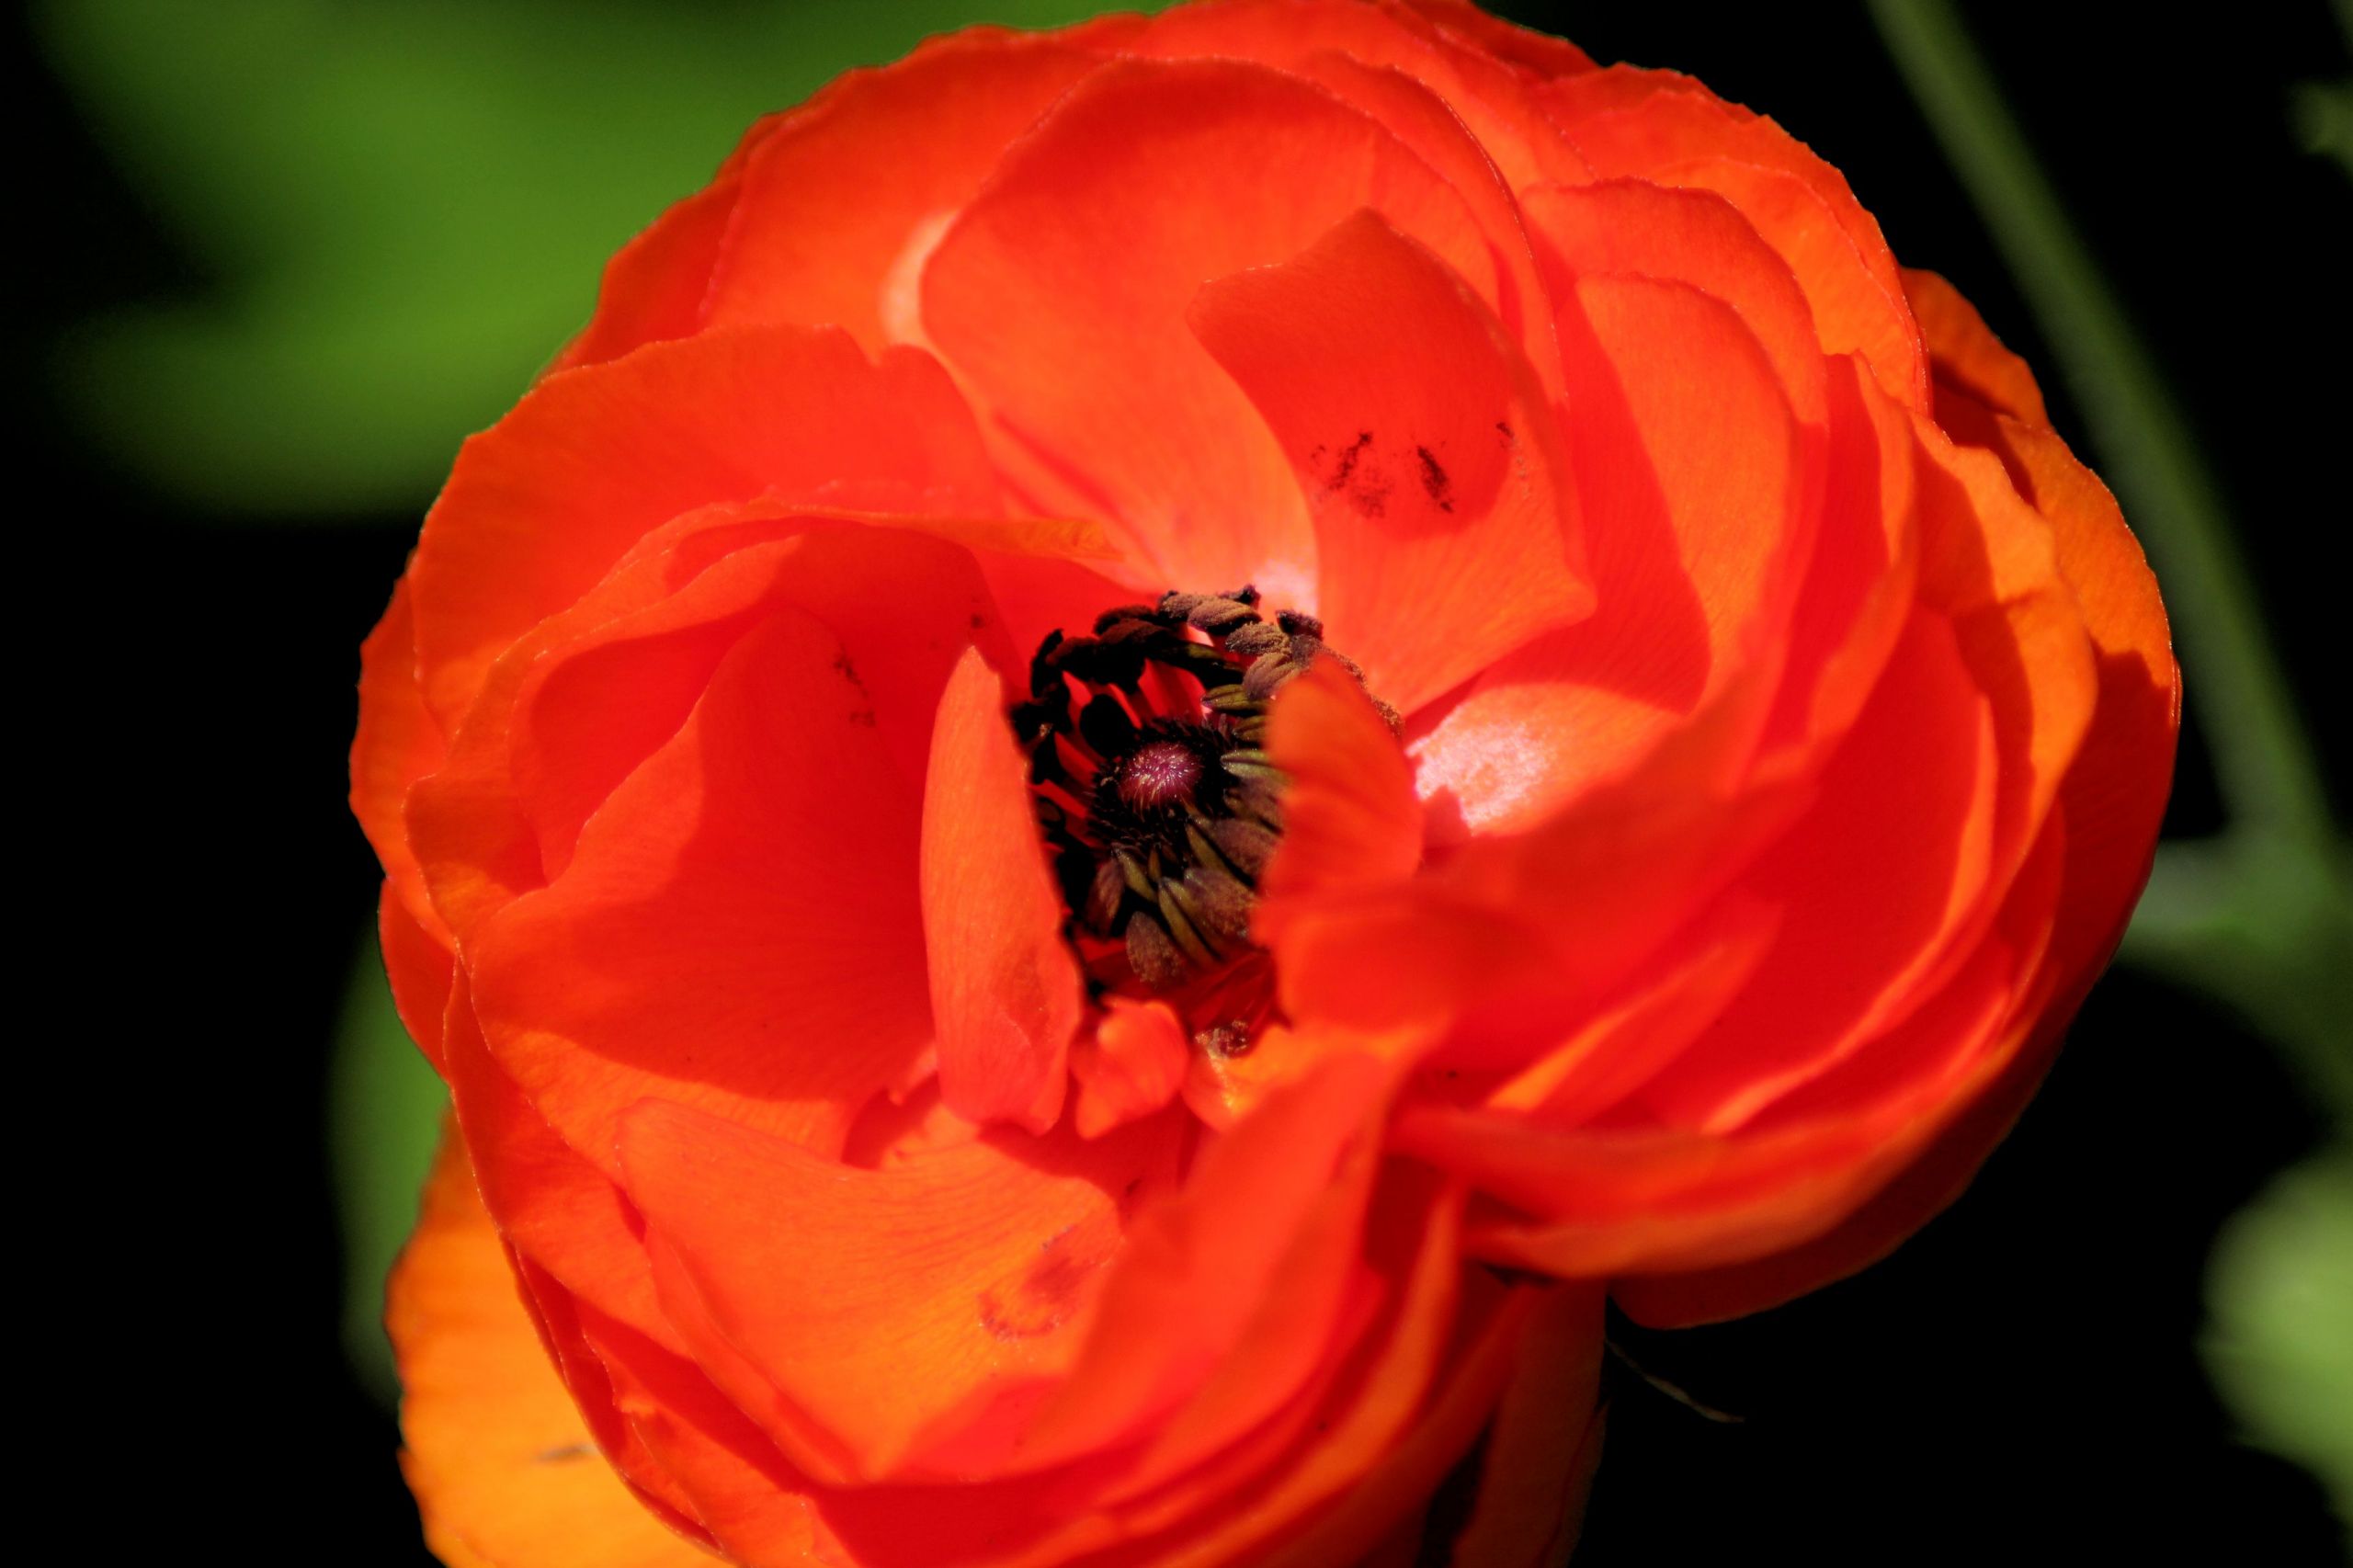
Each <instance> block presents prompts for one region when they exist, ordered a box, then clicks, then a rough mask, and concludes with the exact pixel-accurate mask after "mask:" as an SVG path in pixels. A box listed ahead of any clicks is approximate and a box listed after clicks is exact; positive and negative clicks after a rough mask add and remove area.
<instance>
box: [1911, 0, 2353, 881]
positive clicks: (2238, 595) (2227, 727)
mask: <svg viewBox="0 0 2353 1568" xmlns="http://www.w3.org/2000/svg"><path fill="white" fill-rule="evenodd" d="M1869 4H1870V14H1871V18H1872V20H1873V22H1874V23H1875V24H1876V25H1877V27H1878V28H1879V32H1880V36H1881V39H1882V40H1885V42H1886V45H1887V49H1888V52H1889V53H1890V54H1891V55H1893V57H1894V60H1895V65H1896V69H1897V70H1898V71H1899V72H1900V73H1901V74H1903V76H1904V81H1905V83H1906V84H1907V85H1909V86H1910V88H1911V90H1912V95H1913V97H1914V98H1915V101H1916V102H1917V103H1918V104H1919V106H1920V108H1921V111H1922V113H1923V114H1925V115H1926V116H1927V121H1928V126H1929V129H1930V130H1931V131H1933V132H1934V133H1935V135H1936V138H1937V141H1938V143H1939V144H1940V145H1941V146H1942V147H1943V148H1944V151H1945V155H1946V157H1948V158H1949V159H1950V160H1951V162H1952V165H1953V168H1954V170H1955V171H1956V172H1957V173H1958V174H1959V176H1961V184H1962V186H1963V187H1965V188H1966V189H1967V190H1968V192H1969V196H1970V199H1971V200H1972V202H1973V203H1974V204H1975V205H1976V207H1977V210H1978V212H1979V215H1980V216H1981V217H1982V218H1983V219H1984V222H1985V225H1986V227H1987V229H1989V230H1990V231H1991V232H1992V233H1993V236H1994V241H1995V244H1996V246H1998V247H1999V249H2000V250H2001V252H2002V256H2003V258H2004V259H2005V260H2006V261H2007V262H2008V264H2009V267H2010V270H2011V272H2012V273H2013V274H2014V275H2015V276H2016V278H2017V279H2018V287H2019V290H2020V291H2021V292H2022V293H2023V294H2024V295H2025V296H2026V301H2027V303H2028V306H2029V308H2030V309H2031V310H2032V311H2033V312H2034V314H2035V316H2036V318H2037V320H2038V321H2039V322H2040V325H2041V327H2042V332H2043V335H2044V337H2045V338H2046V339H2048V341H2049V342H2050V345H2051V349H2052V355H2053V356H2054V357H2055V358H2057V359H2058V361H2059V366H2060V369H2061V371H2062V373H2063V375H2064V377H2065V379H2066V382H2067V386H2068V389H2069V390H2070V391H2071V392H2073V393H2074V394H2075V402H2076V403H2077V405H2078V406H2079V407H2080V408H2081V409H2082V410H2083V415H2084V419H2085V422H2086V425H2088V426H2090V432H2089V433H2090V436H2091V438H2092V442H2093V444H2094V445H2095V446H2096V447H2097V449H2098V450H2099V451H2100V453H2101V454H2102V455H2103V457H2104V458H2105V459H2106V461H2105V463H2104V464H2103V467H2104V468H2106V470H2107V472H2108V474H2109V479H2110V481H2111V482H2112V483H2114V485H2115V487H2116V490H2117V492H2118V494H2119V495H2120V498H2121V499H2122V501H2123V503H2124V506H2125V511H2126V513H2127V515H2128V516H2130V517H2131V519H2132V524H2133V528H2134V529H2135V531H2136V532H2138V533H2139V535H2140V536H2141V540H2142V543H2143V546H2144V547H2145V548H2146V549H2147V551H2148V552H2149V557H2150V561H2151V563H2152V564H2153V565H2154V567H2155V569H2156V573H2157V579H2158V581H2159V582H2161V583H2162V584H2164V585H2165V604H2166V607H2167V608H2168V610H2169V611H2170V612H2171V615H2172V618H2173V623H2174V627H2175V630H2176V632H2177V637H2178V639H2179V642H2180V644H2181V652H2182V655H2183V662H2184V664H2185V665H2188V668H2189V669H2190V670H2191V672H2192V673H2193V674H2194V676H2196V684H2195V685H2194V686H2193V687H2192V688H2191V699H2192V700H2193V701H2194V702H2195V703H2196V704H2197V707H2198V714H2199V719H2200V722H2201V723H2202V724H2203V725H2204V727H2205V730H2206V733H2207V735H2208V736H2209V738H2210V740H2211V748H2212V751H2213V756H2214V770H2215V774H2216V777H2217V778H2218V779H2219V781H2220V783H2221V786H2222V795H2223V799H2224V802H2225V804H2226V805H2227V807H2228V808H2229V810H2230V812H2231V814H2232V817H2233V819H2234V824H2236V825H2237V826H2239V827H2242V828H2245V829H2250V830H2253V831H2255V832H2257V833H2260V834H2264V835H2277V836H2280V837H2284V838H2286V839H2288V840H2290V842H2295V843H2301V844H2305V845H2311V846H2324V845H2326V844H2328V843H2330V842H2331V840H2332V839H2333V837H2334V835H2333V834H2332V832H2331V830H2330V826H2329V821H2328V808H2327V803H2326V796H2325V792H2324V791H2323V790H2322V787H2321V780H2320V771H2319V767H2318V766H2317V764H2316V763H2315V761H2314V759H2313V752H2312V747H2311V744H2310V742H2309V741H2308V740H2307V739H2306V737H2305V733H2304V731H2303V729H2302V726H2301V725H2300V724H2299V722H2297V717H2296V713H2295V708H2294V703H2293V701H2292V699H2290V696H2289V694H2288V687H2287V683H2286V682H2285V680H2284V679H2283V678H2282V677H2281V675H2280V671H2279V663H2278V661H2277V659H2276V658H2275V657H2274V655H2273V653H2272V651H2271V648H2270V645H2269V643H2268V640H2267V639H2266V637H2265V635H2264V631H2263V618H2262V613H2261V611H2260V610H2259V609H2258V608H2257V607H2256V598H2255V593H2254V589H2253V587H2252V585H2250V583H2249V581H2248V578H2247V574H2246V569H2245V564H2244V563H2243V562H2241V560H2240V559H2239V555H2238V551H2237V550H2236V548H2235V547H2234V543H2233V540H2232V535H2231V530H2230V528H2229V526H2228V525H2227V524H2226V523H2225V521H2224V520H2223V514H2222V503H2221V501H2220V499H2219V496H2218V494H2217V492H2216V489H2215V485H2214V482H2213V479H2212V477H2211V475H2210V474H2209V473H2208V472H2207V470H2206V466H2205V464H2204V462H2203V461H2202V460H2201V459H2200V455H2199V447H2198V443H2197V441H2196V440H2195V439H2194V438H2193V437H2192V436H2191V435H2190V432H2189V429H2188V424H2187V422H2186V421H2185V420H2184V419H2183V418H2182V415H2181V412H2180V410H2179V409H2178V408H2177V407H2176V406H2175V404H2174V403H2173V400H2172V399H2171V398H2170V397H2168V396H2167V395H2166V393H2165V385H2164V382H2163V381H2162V380H2161V379H2160V378H2159V376H2158V375H2157V372H2156V368H2155V366H2154V364H2153V363H2152V362H2151V360H2150V358H2149V356H2148V353H2147V351H2146V350H2145V349H2144V348H2143V347H2142V346H2141V343H2140V340H2139V338H2138V337H2137V336H2136V335H2135V334H2134V333H2133V331H2132V328H2131V324H2130V323H2128V322H2127V321H2126V320H2125V317H2124V312H2123V310H2122V308H2121V306H2120V304H2119V303H2118V301H2117V299H2116V297H2115V295H2114V294H2113V293H2112V292H2111V291H2110V290H2109V288H2108V287H2107V285H2106V284H2105V283H2104V282H2103V281H2102V279H2101V278H2100V275H2099V272H2098V269H2097V267H2094V266H2093V264H2092V260H2091V256H2090V255H2089V253H2088V252H2087V251H2086V248H2085V245H2084V242H2083V238H2082V236H2081V235H2080V234H2078V233H2076V232H2075V225H2074V224H2073V223H2072V222H2069V221H2068V217H2067V212H2066V209H2065V208H2064V207H2063V205H2062V204H2061V202H2060V199H2059V198H2058V195H2057V194H2056V193H2055V192H2054V191H2053V190H2052V187H2051V184H2050V182H2049V181H2048V180H2047V179H2045V178H2044V177H2043V174H2042V171H2041V169H2040V167H2039V166H2038V165H2037V164H2036V163H2035V160H2034V156H2033V153H2031V152H2030V151H2029V149H2028V147H2027V143H2026V139H2025V137H2024V136H2023V135H2022V134H2020V132H2019V131H2018V124H2017V121H2016V120H2015V119H2012V117H2011V115H2010V112H2009V108H2008V106H2007V105H2006V103H2004V101H2003V99H2002V96H2001V93H2000V90H1999V89H1998V88H1997V87H1996V86H1995V84H1994V81H1993V78H1992V76H1991V75H1990V74H1988V73H1987V71H1986V69H1985V63H1984V59H1983V58H1982V57H1981V56H1980V55H1979V54H1978V52H1977V50H1976V47H1975V45H1974V44H1973V43H1972V41H1971V40H1970V38H1969V35H1968V33H1967V31H1966V30H1965V29H1964V28H1962V27H1961V21H1960V19H1959V17H1956V16H1955V15H1954V13H1953V8H1952V6H1950V5H1949V4H1948V3H1947V0H1869Z"/></svg>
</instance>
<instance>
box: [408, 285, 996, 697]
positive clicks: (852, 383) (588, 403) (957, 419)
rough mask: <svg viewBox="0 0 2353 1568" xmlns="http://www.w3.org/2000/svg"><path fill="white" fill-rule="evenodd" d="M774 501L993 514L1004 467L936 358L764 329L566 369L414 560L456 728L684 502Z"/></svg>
mask: <svg viewBox="0 0 2353 1568" xmlns="http://www.w3.org/2000/svg"><path fill="white" fill-rule="evenodd" d="M763 497H767V498H777V499H789V500H799V501H811V502H815V503H818V504H820V505H831V506H870V507H881V508H885V509H891V510H901V511H913V512H936V511H946V512H961V513H964V514H966V515H970V516H983V515H986V514H988V513H990V512H993V511H995V509H996V499H995V477H994V475H993V474H992V473H991V472H990V471H989V469H988V466H987V463H986V460H985V459H984V458H983V455H982V453H981V450H980V448H979V445H978V442H977V439H976V437H975V435H974V432H973V429H972V421H971V417H970V415H968V414H967V413H966V412H965V410H964V408H963V406H962V404H961V401H960V400H959V399H958V397H957V395H956V392H955V389H954V388H953V387H952V386H951V385H949V382H948V380H947V378H946V377H945V376H944V375H943V374H942V373H941V372H940V369H939V368H938V365H937V364H935V363H934V362H933V361H932V360H931V359H930V358H928V357H927V356H925V355H923V354H920V353H917V352H915V351H914V350H909V349H899V350H894V351H892V352H890V353H886V354H885V355H884V356H883V357H882V358H881V360H879V361H878V362H876V363H873V364H869V363H868V362H867V360H866V358H865V356H864V355H863V354H861V353H860V352H859V351H858V347H857V346H856V345H855V344H854V343H852V342H851V341H850V340H849V338H848V337H847V336H846V335H843V334H841V333H839V332H808V331H801V330H796V329H785V328H766V329H745V330H742V331H737V332H732V333H721V334H712V335H706V336H703V337H698V338H693V339H688V340H687V341H684V342H679V343H666V344H655V345H652V346H650V347H646V348H643V349H642V350H640V351H638V352H637V353H634V354H631V355H630V356H628V357H627V358H623V359H619V360H615V361H613V362H611V363H609V364H605V365H593V366H588V367H585V368H583V369H577V370H570V371H566V372H564V373H563V374H561V375H555V376H551V377H549V378H548V379H547V380H546V381H542V382H540V384H539V386H538V387H536V388H534V389H533V390H532V391H531V392H529V394H528V395H527V396H525V398H524V399H523V401H522V402H521V403H517V405H516V407H515V409H514V410H513V412H511V413H509V414H508V415H506V418H504V419H502V420H501V421H499V423H498V424H497V425H496V426H493V427H492V428H491V429H490V430H489V431H487V432H485V433H484V434H483V435H480V436H476V437H473V438H472V440H470V441H468V442H467V443H466V447H465V449H464V451H462V452H461V453H460V455H459V458H458V464H457V468H456V470H455V471H454V472H452V473H451V475H450V477H449V484H448V485H447V486H446V487H445V488H444V489H443V491H442V493H441V498H440V499H439V500H438V502H436V503H435V504H434V507H433V510H432V512H431V513H430V514H429V515H428V516H427V517H426V522H425V532H424V535H423V538H422V539H421V540H420V541H419V542H418V545H417V551H416V557H415V562H414V564H413V565H412V566H411V567H410V574H409V586H410V591H411V593H412V594H413V595H414V600H413V603H414V606H415V615H416V629H417V630H416V648H417V658H418V668H419V672H420V682H421V684H422V686H423V687H424V691H425V699H426V706H427V708H428V709H429V710H431V711H432V713H433V714H434V715H435V717H436V718H437V719H438V721H439V722H440V723H441V724H442V726H443V727H444V729H445V730H454V729H455V728H456V726H457V722H458V720H459V719H460V717H461V716H462V715H463V713H464V712H465V710H466V709H467V707H468V706H469V705H470V704H471V703H472V699H473V696H474V693H475V692H476V691H477V690H478V689H479V687H480V686H481V683H482V679H483V674H484V672H485V671H486V670H487V669H488V667H489V665H490V663H491V661H492V660H494V659H495V658H496V657H497V655H498V654H499V653H500V652H501V651H502V650H504V649H505V648H506V646H507V645H508V644H509V643H511V642H514V641H515V640H516V639H517V637H519V636H521V635H522V634H523V633H524V632H526V631H529V630H530V629H531V627H533V626H534V625H536V624H538V623H539V622H540V621H541V620H543V619H546V618H547V617H549V616H551V615H553V614H554V613H555V612H556V611H558V610H561V609H563V608H564V607H565V606H567V605H569V604H571V603H573V602H574V600H576V599H578V598H579V597H581V596H582V595H583V594H585V593H586V592H587V591H588V590H589V589H590V588H591V587H593V586H594V585H596V584H597V581H598V579H600V578H602V577H603V576H604V575H605V574H606V573H607V572H608V571H609V570H610V569H611V568H612V566H613V564H614V562H617V561H619V560H620V558H621V556H622V554H623V553H624V552H625V551H628V550H629V548H630V547H631V545H632V544H635V543H636V542H637V541H638V540H640V539H642V537H643V536H644V535H645V534H647V533H648V532H650V531H651V530H653V529H654V528H656V527H658V526H659V525H661V524H662V523H665V522H666V521H668V520H669V519H670V518H672V517H676V516H677V515H679V514H680V513H682V512H686V511H689V510H692V509H693V508H695V507H699V506H708V505H710V504H712V503H716V502H729V501H750V500H756V499H760V498H763Z"/></svg>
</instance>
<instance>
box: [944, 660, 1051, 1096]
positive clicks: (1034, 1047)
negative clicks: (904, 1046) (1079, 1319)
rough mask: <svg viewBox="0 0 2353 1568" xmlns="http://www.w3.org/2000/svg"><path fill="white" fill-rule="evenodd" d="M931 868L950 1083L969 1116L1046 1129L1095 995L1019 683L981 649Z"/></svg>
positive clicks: (965, 684)
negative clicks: (1027, 757)
mask: <svg viewBox="0 0 2353 1568" xmlns="http://www.w3.org/2000/svg"><path fill="white" fill-rule="evenodd" d="M922 875H923V923H924V940H925V945H926V949H928V951H929V953H930V971H931V1013H932V1019H933V1023H934V1026H935V1028H937V1029H938V1049H939V1088H940V1094H941V1096H942V1097H943V1098H944V1099H945V1100H946V1101H947V1104H948V1108H949V1109H950V1110H953V1111H954V1112H956V1114H957V1115H959V1116H961V1117H962V1118H964V1119H966V1120H967V1121H972V1122H975V1123H983V1122H989V1121H995V1120H1009V1121H1015V1122H1018V1123H1020V1124H1021V1125H1023V1126H1025V1127H1027V1128H1029V1131H1032V1132H1040V1133H1042V1132H1044V1131H1046V1130H1047V1129H1049V1128H1051V1126H1053V1124H1054V1121H1055V1119H1056V1118H1058V1117H1059V1116H1060V1115H1061V1114H1062V1108H1063V1091H1064V1089H1065V1087H1066V1086H1067V1085H1068V1083H1069V1060H1070V1041H1071V1036H1072V1035H1073V1034H1074V1032H1075V1031H1076V1030H1077V1028H1078V1021H1079V1015H1080V1013H1081V1012H1082V1010H1083V1008H1084V1003H1085V998H1084V995H1083V993H1082V988H1081V985H1080V981H1079V972H1078V960H1077V958H1076V956H1075V955H1074V953H1073V952H1072V951H1071V949H1070V945H1069V944H1068V943H1067V942H1065V941H1064V940H1063V908H1062V898H1061V895H1060V893H1059V892H1058V891H1057V890H1056V888H1055V886H1054V882H1053V878H1052V875H1051V872H1050V871H1049V870H1048V869H1047V866H1046V857H1045V851H1044V848H1043V846H1042V845H1041V843H1040V839H1039V836H1038V817H1037V812H1036V811H1035V810H1034V808H1033V807H1032V805H1031V803H1030V796H1029V779H1028V777H1027V774H1026V771H1025V768H1024V765H1023V761H1022V757H1021V754H1020V752H1019V750H1018V749H1017V747H1016V746H1015V744H1014V741H1013V732H1012V730H1011V728H1010V727H1009V726H1008V725H1007V723H1006V702H1005V688H1004V686H1003V684H1002V683H1001V682H1000V681H999V680H998V679H997V676H996V672H995V671H994V670H992V669H990V668H989V665H988V662H987V660H985V659H984V658H983V657H982V655H981V651H980V650H979V649H978V648H969V649H967V650H965V653H964V655H963V657H962V659H961V660H960V661H959V662H958V664H957V665H956V670H955V673H954V674H953V675H951V676H949V679H948V685H947V689H946V690H945V691H943V692H941V693H940V697H939V711H938V719H937V721H936V722H935V723H934V725H933V728H932V736H931V763H930V770H929V773H928V775H927V776H926V782H925V786H924V796H923V849H922Z"/></svg>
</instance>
